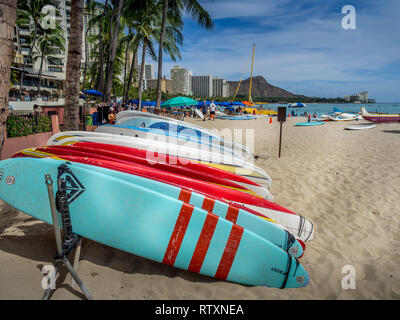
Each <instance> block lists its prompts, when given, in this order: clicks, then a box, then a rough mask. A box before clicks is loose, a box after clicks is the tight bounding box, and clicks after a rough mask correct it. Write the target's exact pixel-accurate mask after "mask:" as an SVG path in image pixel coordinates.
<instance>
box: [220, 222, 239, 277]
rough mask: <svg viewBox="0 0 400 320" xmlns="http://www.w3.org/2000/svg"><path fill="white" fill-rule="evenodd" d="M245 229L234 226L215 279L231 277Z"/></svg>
mask: <svg viewBox="0 0 400 320" xmlns="http://www.w3.org/2000/svg"><path fill="white" fill-rule="evenodd" d="M243 230H244V229H243V228H242V227H241V226H238V225H236V224H234V225H232V229H231V233H230V234H229V238H228V242H227V243H226V247H225V250H224V253H223V255H222V258H221V261H220V262H219V266H218V269H217V272H216V273H215V278H217V279H221V280H226V278H227V277H228V275H229V271H230V270H231V267H232V264H233V260H235V256H236V252H237V250H238V248H239V244H240V240H241V239H242V235H243Z"/></svg>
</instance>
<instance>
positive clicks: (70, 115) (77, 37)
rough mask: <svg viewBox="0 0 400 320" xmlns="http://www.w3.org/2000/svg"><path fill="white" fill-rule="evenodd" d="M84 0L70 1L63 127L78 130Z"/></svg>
mask: <svg viewBox="0 0 400 320" xmlns="http://www.w3.org/2000/svg"><path fill="white" fill-rule="evenodd" d="M83 7H84V0H72V1H71V27H70V37H69V43H68V58H67V72H66V94H65V108H64V129H65V130H79V92H80V77H81V59H82V32H83Z"/></svg>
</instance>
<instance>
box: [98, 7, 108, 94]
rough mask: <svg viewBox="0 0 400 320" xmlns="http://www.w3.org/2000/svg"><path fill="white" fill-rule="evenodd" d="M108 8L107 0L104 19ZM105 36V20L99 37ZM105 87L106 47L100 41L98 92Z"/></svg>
mask: <svg viewBox="0 0 400 320" xmlns="http://www.w3.org/2000/svg"><path fill="white" fill-rule="evenodd" d="M107 6H108V0H106V2H105V4H104V10H103V19H104V17H105V15H106V10H107ZM102 34H103V20H101V21H100V27H99V35H100V37H102ZM103 86H104V45H103V39H100V42H99V74H98V76H97V80H96V90H97V91H99V92H103Z"/></svg>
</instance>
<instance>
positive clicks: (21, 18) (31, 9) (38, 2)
mask: <svg viewBox="0 0 400 320" xmlns="http://www.w3.org/2000/svg"><path fill="white" fill-rule="evenodd" d="M46 5H51V6H52V5H53V3H52V1H51V0H28V1H26V0H18V5H17V18H16V21H15V23H16V26H17V31H19V30H18V29H19V28H20V27H21V26H26V25H29V26H30V29H31V35H30V46H29V52H28V55H27V63H32V61H33V52H34V49H35V46H36V43H37V35H38V29H39V27H40V23H41V21H43V19H44V18H46V16H47V15H49V13H48V12H47V13H46V12H43V11H42V9H43V7H44V6H46ZM55 13H56V15H59V11H58V10H56V12H55ZM18 34H19V32H18ZM25 67H26V66H25V63H24V65H23V67H22V68H23V71H22V72H21V77H20V88H19V91H20V93H21V92H22V83H23V81H24V74H25Z"/></svg>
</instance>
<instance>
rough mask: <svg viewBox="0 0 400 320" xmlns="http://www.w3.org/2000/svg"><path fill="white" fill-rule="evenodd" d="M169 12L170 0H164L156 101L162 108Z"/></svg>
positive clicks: (157, 106)
mask: <svg viewBox="0 0 400 320" xmlns="http://www.w3.org/2000/svg"><path fill="white" fill-rule="evenodd" d="M167 13H168V0H164V3H163V17H162V22H161V34H160V44H159V51H158V74H157V103H156V108H160V105H161V81H162V80H161V79H162V54H163V46H164V38H165V30H166V27H167Z"/></svg>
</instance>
